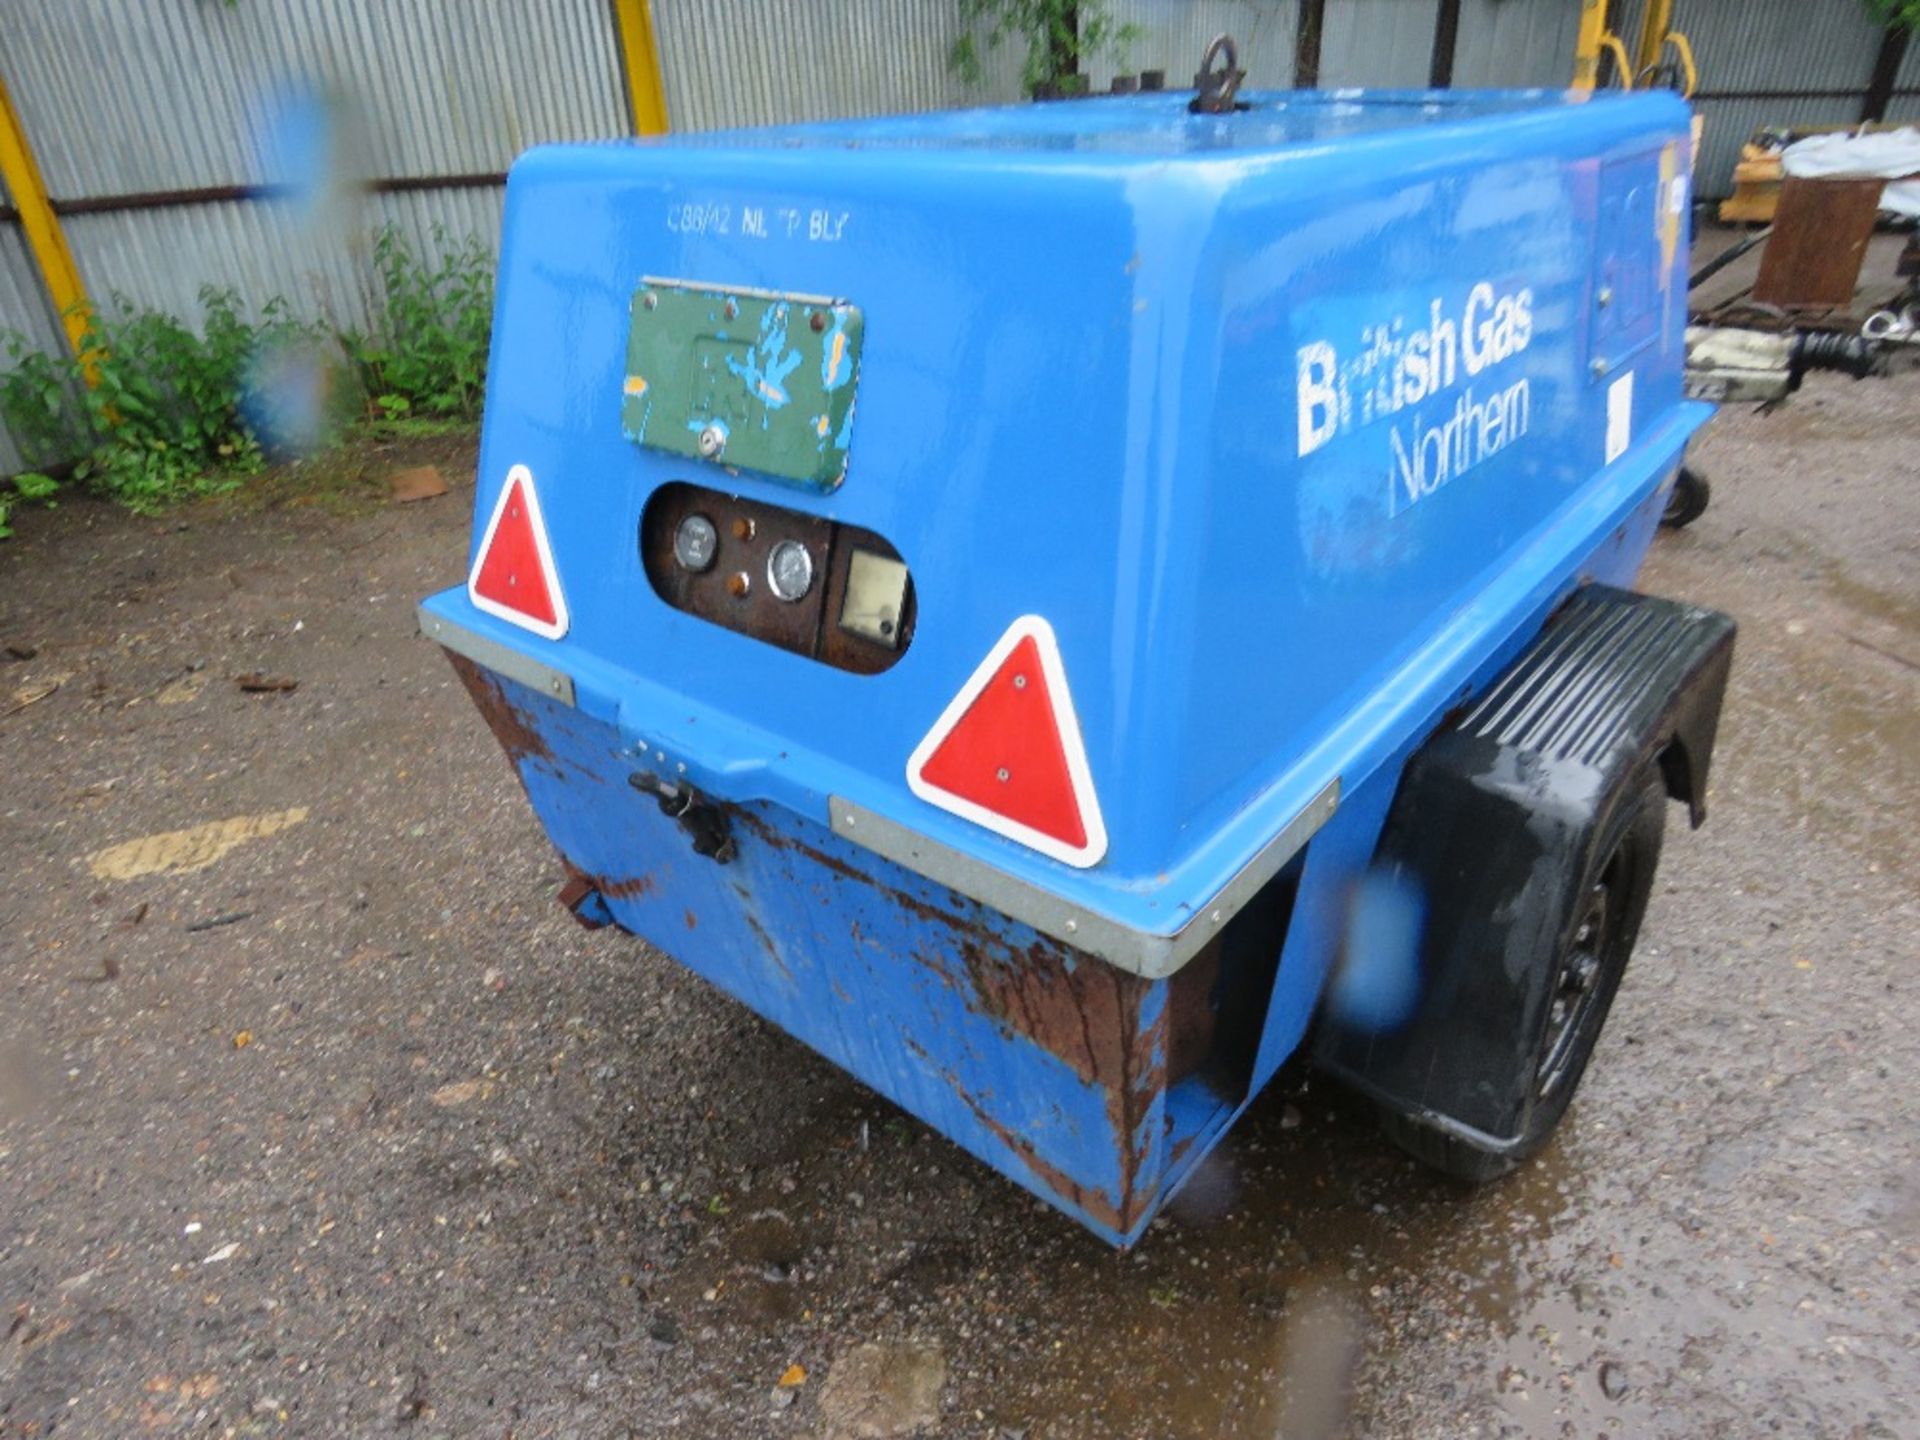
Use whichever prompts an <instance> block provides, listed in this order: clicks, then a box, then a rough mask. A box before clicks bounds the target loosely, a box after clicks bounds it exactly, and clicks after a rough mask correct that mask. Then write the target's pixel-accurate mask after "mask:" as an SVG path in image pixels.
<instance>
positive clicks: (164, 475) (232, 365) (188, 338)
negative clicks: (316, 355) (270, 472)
mask: <svg viewBox="0 0 1920 1440" xmlns="http://www.w3.org/2000/svg"><path fill="white" fill-rule="evenodd" d="M200 304H201V309H202V316H201V326H200V330H199V332H198V333H196V332H195V331H194V329H193V328H192V327H191V326H189V325H187V324H186V323H185V322H184V321H182V320H180V319H178V318H176V317H175V316H172V315H167V314H163V313H161V312H160V311H157V310H140V309H136V308H135V306H134V305H133V303H132V302H131V301H129V300H128V299H126V297H124V296H118V295H116V296H115V297H114V299H113V301H112V303H111V305H109V306H106V307H103V308H101V309H99V310H96V311H94V312H93V314H92V315H91V316H90V317H89V319H88V322H87V329H86V334H85V335H84V337H83V338H82V341H81V351H82V355H83V356H84V359H79V360H76V359H72V358H69V357H66V356H49V355H43V354H37V353H33V352H32V351H30V350H29V349H28V348H27V342H26V341H25V339H24V338H23V337H21V336H19V335H13V336H10V337H9V338H8V342H7V343H8V349H9V351H10V352H11V353H12V356H13V360H14V368H13V369H12V370H11V371H9V372H8V373H7V374H6V375H4V376H0V418H4V419H5V421H6V423H7V428H8V429H9V430H10V431H11V432H12V433H13V434H14V436H15V437H16V439H17V440H18V441H19V442H20V444H21V445H22V447H23V449H24V450H25V451H26V453H27V456H28V458H29V460H30V461H35V462H38V463H42V464H45V463H48V462H50V461H53V460H57V459H59V458H62V457H64V456H68V455H72V454H75V453H80V454H81V455H82V457H83V458H82V459H81V460H80V462H79V463H78V464H77V465H76V466H75V467H74V472H73V473H74V477H75V478H76V479H79V480H84V481H86V482H87V483H89V484H91V485H92V486H94V487H95V488H97V489H99V490H101V491H102V492H104V493H105V494H107V495H110V496H112V497H113V498H114V499H116V500H119V501H121V502H123V503H124V504H126V505H128V506H130V507H131V508H133V509H135V510H141V511H147V510H153V509H157V508H158V507H159V506H162V505H165V504H167V503H169V502H171V501H175V500H181V499H185V498H187V497H189V496H193V495H204V494H209V493H212V492H214V491H217V490H222V489H227V488H230V487H231V486H232V485H233V484H234V482H235V480H236V478H237V477H238V476H239V475H240V474H243V473H245V472H247V471H251V470H257V469H258V468H259V467H260V463H261V447H260V440H259V437H258V435H257V434H256V433H255V431H254V429H253V428H252V427H251V426H250V425H249V423H248V422H247V420H246V418H245V416H244V414H243V412H242V405H243V400H244V397H245V396H246V393H247V377H248V367H249V365H250V364H251V363H252V361H253V359H254V357H255V356H256V355H257V354H259V353H261V352H262V351H263V350H266V349H269V348H272V347H275V346H281V345H287V344H293V343H311V342H312V340H313V338H314V331H313V327H311V326H308V325H304V324H302V323H301V322H299V321H297V320H295V319H293V318H292V317H291V316H290V315H289V314H288V311H287V305H286V302H285V301H283V300H271V301H269V302H267V304H266V306H265V307H264V308H263V310H262V311H261V315H260V318H259V319H258V320H257V321H255V320H249V319H248V318H247V316H246V314H245V312H244V311H243V310H242V309H241V305H240V300H239V297H238V296H237V295H235V294H234V292H233V291H231V290H219V289H214V288H213V287H211V286H208V287H205V288H203V289H202V290H201V292H200Z"/></svg>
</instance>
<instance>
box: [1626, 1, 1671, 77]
mask: <svg viewBox="0 0 1920 1440" xmlns="http://www.w3.org/2000/svg"><path fill="white" fill-rule="evenodd" d="M1671 29H1673V0H1647V8H1646V10H1645V11H1644V12H1642V14H1641V16H1640V43H1639V46H1638V47H1637V48H1636V49H1635V51H1634V56H1633V74H1634V83H1635V84H1638V83H1639V77H1640V76H1642V75H1644V74H1646V73H1647V72H1648V71H1649V70H1651V69H1652V68H1653V67H1654V66H1655V65H1658V64H1659V63H1660V52H1661V51H1662V50H1664V49H1666V48H1667V32H1668V31H1669V30H1671Z"/></svg>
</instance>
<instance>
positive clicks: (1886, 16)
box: [1865, 0, 1920, 30]
mask: <svg viewBox="0 0 1920 1440" xmlns="http://www.w3.org/2000/svg"><path fill="white" fill-rule="evenodd" d="M1865 3H1866V7H1867V13H1868V14H1870V15H1872V16H1873V18H1874V19H1875V20H1878V21H1879V22H1880V23H1881V24H1882V25H1889V26H1891V25H1904V26H1905V27H1906V28H1907V29H1909V30H1920V0H1865Z"/></svg>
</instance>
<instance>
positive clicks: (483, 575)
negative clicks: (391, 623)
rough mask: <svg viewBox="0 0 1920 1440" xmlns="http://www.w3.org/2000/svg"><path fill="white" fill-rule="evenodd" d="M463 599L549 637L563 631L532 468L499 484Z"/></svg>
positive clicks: (517, 470)
mask: <svg viewBox="0 0 1920 1440" xmlns="http://www.w3.org/2000/svg"><path fill="white" fill-rule="evenodd" d="M467 598H468V599H470V600H472V601H473V603H474V604H475V605H476V606H477V607H478V608H480V609H482V610H484V611H486V612H487V613H488V614H489V615H498V616H499V617H500V618H501V619H502V620H511V621H512V622H513V623H514V624H516V625H522V626H525V627H526V628H527V629H529V630H531V631H533V632H534V634H536V635H544V636H546V638H547V639H549V640H558V639H559V638H560V637H561V636H562V635H564V634H566V633H567V601H566V597H565V596H564V595H562V594H561V592H560V577H559V575H558V574H557V573H555V571H554V568H553V551H552V550H551V549H549V548H548V545H547V523H546V520H545V519H544V518H543V517H542V515H541V514H540V497H539V495H538V494H537V493H535V491H534V488H533V472H532V471H530V470H528V469H527V467H526V466H524V465H516V466H514V467H513V469H511V470H509V471H508V472H507V483H506V484H505V485H503V486H501V487H500V499H499V500H498V501H497V502H496V503H495V505H494V507H493V518H492V519H491V520H489V521H488V522H487V530H486V534H485V535H483V536H482V537H481V539H480V548H479V550H478V551H477V552H476V553H475V555H474V557H473V571H472V573H471V574H469V575H468V576H467Z"/></svg>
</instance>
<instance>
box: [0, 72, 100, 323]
mask: <svg viewBox="0 0 1920 1440" xmlns="http://www.w3.org/2000/svg"><path fill="white" fill-rule="evenodd" d="M0 178H4V179H5V180H6V182H7V193H8V195H9V196H11V197H12V200H13V206H14V209H16V210H18V211H19V212H20V228H21V229H22V230H23V231H24V232H25V233H26V237H27V249H28V250H30V251H31V252H32V254H33V262H34V264H35V265H36V266H38V267H39V270H40V278H41V280H42V281H43V282H44V283H45V285H46V287H47V294H48V295H49V296H51V297H52V299H53V305H54V308H55V309H56V310H58V311H59V312H60V323H61V324H62V325H63V326H64V327H65V328H66V332H67V344H68V345H70V346H71V347H72V348H73V353H74V354H75V355H76V356H78V355H79V354H80V353H81V350H82V347H83V346H84V344H85V341H86V335H87V290H86V287H85V286H84V285H82V284H81V283H80V270H79V267H78V266H76V265H75V264H74V263H73V252H72V251H71V250H69V249H68V248H67V237H66V235H65V233H64V232H62V230H61V229H60V217H59V216H57V215H55V214H54V213H53V202H52V201H51V200H49V199H48V198H47V183H46V181H44V180H42V179H41V178H40V167H39V165H37V164H36V163H34V158H33V151H32V149H31V148H30V147H29V146H28V145H27V132H26V131H25V130H24V129H22V128H21V126H20V115H19V112H18V111H16V110H15V109H14V108H13V97H12V96H11V95H10V94H8V93H7V82H6V78H5V77H4V76H0Z"/></svg>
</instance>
